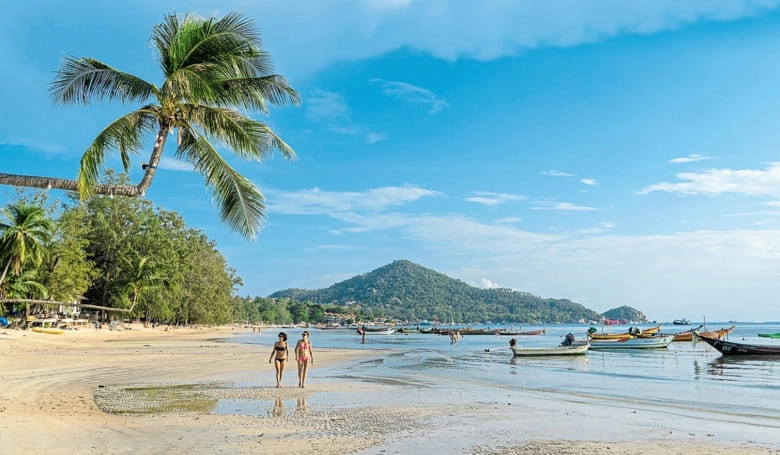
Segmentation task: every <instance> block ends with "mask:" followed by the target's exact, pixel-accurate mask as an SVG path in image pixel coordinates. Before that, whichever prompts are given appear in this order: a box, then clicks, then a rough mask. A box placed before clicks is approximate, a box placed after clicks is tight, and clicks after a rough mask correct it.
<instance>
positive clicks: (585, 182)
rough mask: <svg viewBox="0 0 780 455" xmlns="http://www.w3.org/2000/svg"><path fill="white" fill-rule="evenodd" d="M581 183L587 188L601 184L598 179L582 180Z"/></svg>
mask: <svg viewBox="0 0 780 455" xmlns="http://www.w3.org/2000/svg"><path fill="white" fill-rule="evenodd" d="M580 183H582V184H583V185H587V186H596V185H598V184H599V182H597V181H596V179H581V180H580Z"/></svg>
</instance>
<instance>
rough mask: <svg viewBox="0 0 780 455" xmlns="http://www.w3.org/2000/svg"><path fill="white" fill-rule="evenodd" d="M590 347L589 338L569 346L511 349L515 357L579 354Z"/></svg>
mask: <svg viewBox="0 0 780 455" xmlns="http://www.w3.org/2000/svg"><path fill="white" fill-rule="evenodd" d="M589 347H590V343H588V341H587V340H583V341H575V342H574V343H572V344H571V345H569V346H563V345H559V346H553V347H549V348H544V347H526V346H511V347H510V349H511V350H512V353H513V354H514V356H515V357H530V356H547V355H578V354H585V352H587V351H588V348H589Z"/></svg>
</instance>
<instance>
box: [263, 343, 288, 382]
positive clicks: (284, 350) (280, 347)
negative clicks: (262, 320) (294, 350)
mask: <svg viewBox="0 0 780 455" xmlns="http://www.w3.org/2000/svg"><path fill="white" fill-rule="evenodd" d="M289 354H290V350H289V348H288V347H287V334H286V333H284V332H279V340H278V341H277V342H276V343H274V349H273V351H271V358H269V359H268V363H271V362H274V366H275V367H276V387H281V386H282V373H284V366H285V365H287V357H288V356H289Z"/></svg>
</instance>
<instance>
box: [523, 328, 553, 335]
mask: <svg viewBox="0 0 780 455" xmlns="http://www.w3.org/2000/svg"><path fill="white" fill-rule="evenodd" d="M545 333H547V329H539V330H527V331H525V332H517V334H518V335H544V334H545Z"/></svg>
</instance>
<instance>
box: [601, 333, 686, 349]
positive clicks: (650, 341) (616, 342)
mask: <svg viewBox="0 0 780 455" xmlns="http://www.w3.org/2000/svg"><path fill="white" fill-rule="evenodd" d="M672 338H674V336H673V335H656V336H648V337H633V338H619V339H611V340H590V349H593V350H605V351H606V350H618V349H620V350H622V349H658V348H665V347H667V346H669V345H670V344H671V343H672Z"/></svg>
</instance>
